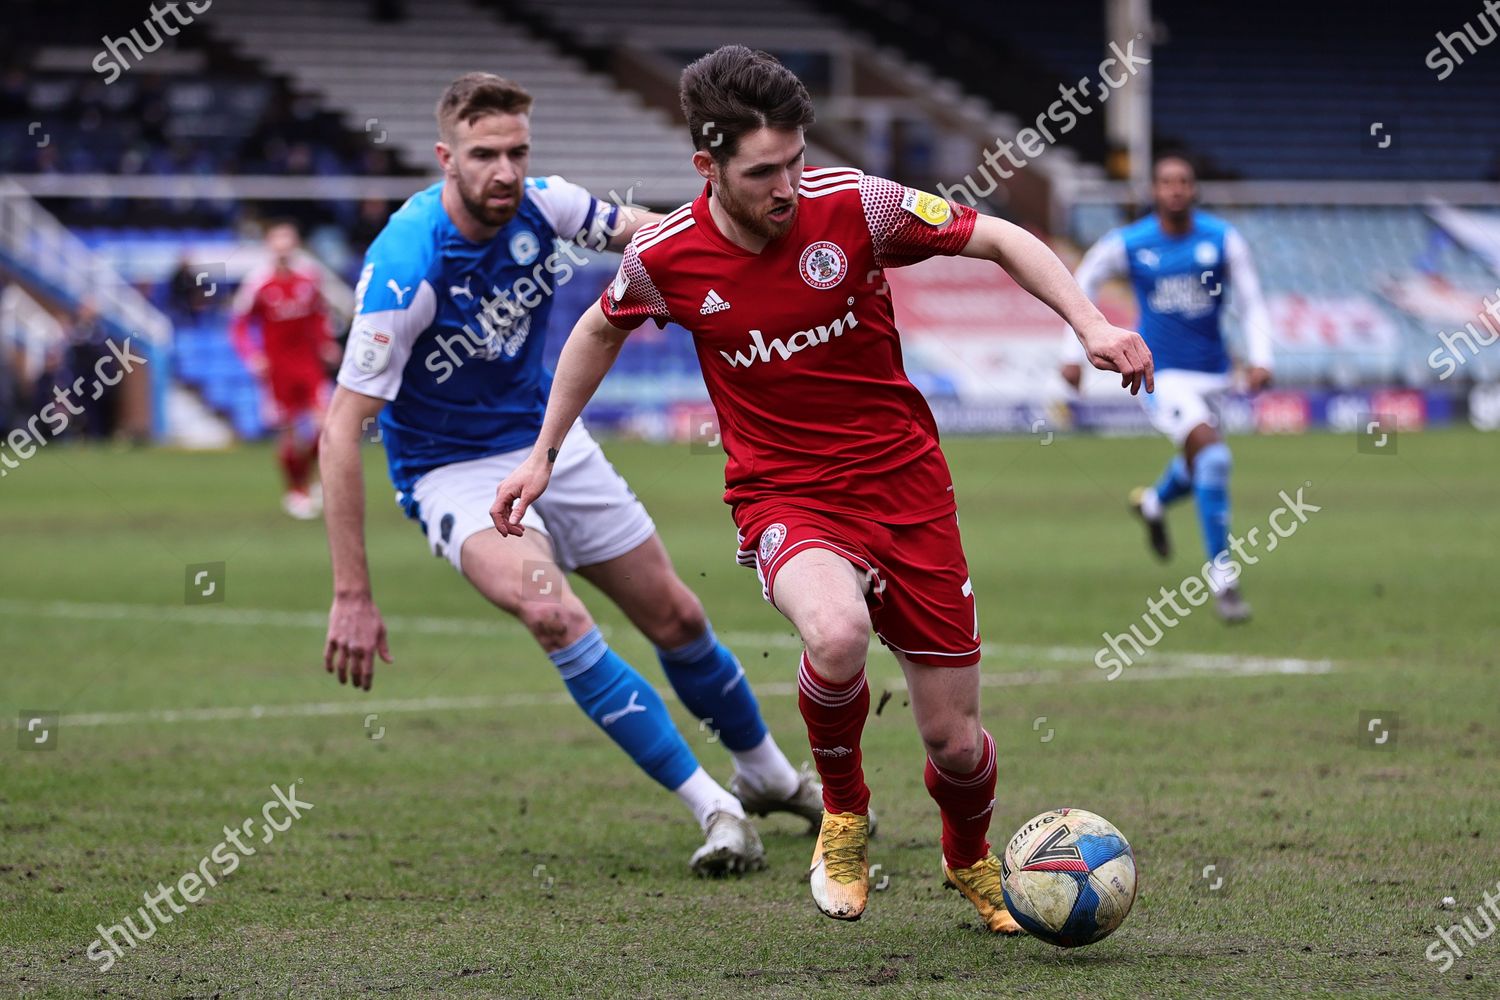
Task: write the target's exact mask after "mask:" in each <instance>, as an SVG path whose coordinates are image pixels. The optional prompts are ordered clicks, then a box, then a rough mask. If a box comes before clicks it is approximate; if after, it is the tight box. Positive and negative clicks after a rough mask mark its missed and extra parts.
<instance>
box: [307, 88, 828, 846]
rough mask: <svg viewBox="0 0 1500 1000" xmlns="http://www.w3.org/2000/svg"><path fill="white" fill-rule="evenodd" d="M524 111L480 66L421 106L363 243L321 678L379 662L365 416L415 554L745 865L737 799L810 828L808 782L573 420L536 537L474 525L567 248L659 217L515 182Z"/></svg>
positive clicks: (816, 802) (624, 488)
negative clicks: (513, 640) (711, 769)
mask: <svg viewBox="0 0 1500 1000" xmlns="http://www.w3.org/2000/svg"><path fill="white" fill-rule="evenodd" d="M530 110H531V97H530V95H529V94H527V93H526V91H525V90H523V89H521V88H520V87H519V86H517V85H516V84H513V83H511V82H509V81H507V80H504V79H502V78H500V77H498V76H494V75H491V74H487V73H470V74H467V75H465V76H462V77H459V78H458V79H457V80H455V81H454V82H453V84H452V85H451V86H450V87H449V88H448V90H447V91H446V92H445V93H444V94H443V96H442V98H441V100H440V101H439V103H438V110H437V115H438V126H439V135H440V139H439V141H438V144H437V156H438V162H439V164H440V165H441V166H442V169H443V180H442V182H441V183H438V184H434V185H433V186H432V187H429V188H427V189H426V190H424V191H421V192H418V193H417V194H415V195H413V196H412V197H411V198H410V199H409V200H408V201H407V202H406V204H405V205H403V206H402V207H401V208H400V209H399V210H398V211H397V212H396V213H395V214H394V215H392V216H391V218H390V221H389V222H388V223H387V224H386V227H385V229H384V230H383V231H382V232H381V234H380V235H379V236H378V237H377V238H376V240H375V242H374V243H373V244H372V245H371V247H370V249H369V252H368V253H367V254H366V256H365V267H364V273H363V274H362V275H361V279H360V282H359V288H358V290H357V291H356V298H357V300H358V301H357V303H356V306H355V310H356V316H355V320H354V326H353V329H352V331H351V332H350V334H349V341H348V344H347V347H346V353H345V356H344V364H343V368H342V369H341V370H340V372H339V377H338V383H339V387H338V389H337V390H336V391H335V393H334V397H333V404H332V406H331V408H330V410H329V418H328V426H327V428H326V430H325V432H324V435H323V451H322V467H323V481H324V484H325V487H326V490H327V500H328V511H327V517H326V521H327V525H328V539H329V547H330V549H331V550H332V556H333V580H334V599H333V608H332V610H331V611H330V613H329V624H328V641H327V645H326V648H325V654H324V660H325V665H326V667H327V669H328V670H329V671H334V670H337V672H338V676H339V682H340V683H343V682H345V680H346V678H352V679H353V682H354V684H355V685H356V686H358V687H363V688H364V689H365V690H369V688H370V683H371V679H372V677H373V674H374V657H375V655H376V654H377V653H378V654H379V655H380V656H381V657H382V658H383V659H385V660H386V661H387V662H390V658H391V657H390V650H389V648H388V646H387V643H386V631H385V624H384V622H383V620H382V619H381V616H380V612H379V610H377V608H376V606H375V602H374V599H373V597H372V596H371V590H370V575H369V567H368V564H367V561H366V559H365V550H364V530H363V529H364V492H363V477H362V473H361V460H360V439H361V438H362V437H371V436H373V435H372V434H370V433H369V432H368V431H367V428H369V427H370V425H371V424H372V423H373V422H374V421H375V420H376V418H377V416H378V419H379V429H380V435H381V437H382V439H383V441H384V444H385V449H386V455H387V458H388V460H389V465H390V473H391V479H392V481H393V482H394V483H395V486H396V489H397V491H398V493H397V499H398V502H399V503H400V504H401V506H402V508H403V509H404V510H405V512H406V514H407V515H408V516H409V517H412V518H414V519H415V520H416V521H417V522H418V523H419V524H420V525H421V526H422V530H423V531H424V532H425V533H426V535H427V539H428V543H429V545H430V546H431V548H432V552H433V554H434V555H436V556H438V557H440V558H446V559H447V560H448V561H449V562H450V563H452V564H453V568H454V569H456V570H458V571H459V572H460V573H462V574H463V575H464V577H465V578H467V579H468V581H469V582H470V583H471V584H472V585H473V586H474V588H475V589H476V590H478V591H479V592H480V593H481V594H482V595H484V596H485V597H486V598H487V599H489V600H490V601H492V602H493V603H494V604H495V605H496V606H498V607H500V608H502V609H503V610H505V611H508V612H510V613H511V614H513V615H515V616H516V617H518V618H519V619H520V620H521V621H522V623H524V624H525V625H526V627H527V628H528V629H529V630H530V631H531V633H532V635H533V636H534V637H535V639H536V641H537V642H538V643H539V644H540V645H541V647H542V649H543V650H544V651H545V652H546V654H547V656H548V658H550V659H551V660H552V662H553V664H554V665H555V666H556V667H557V670H558V672H559V673H560V674H561V675H562V679H563V682H564V683H565V684H566V686H567V688H568V691H569V693H570V694H572V696H573V698H574V700H575V701H576V702H577V703H578V706H579V707H580V708H582V709H583V710H584V712H585V713H586V714H587V715H588V716H589V718H591V719H593V720H594V722H595V723H597V724H598V725H599V727H600V728H601V729H603V730H604V732H605V733H606V734H607V735H608V736H609V737H610V738H611V739H613V740H614V741H615V742H616V743H617V744H618V745H619V746H620V748H621V749H623V750H624V751H625V752H626V753H628V754H629V755H630V756H631V758H632V759H633V760H634V761H635V762H636V764H637V765H639V766H640V768H641V769H642V770H643V771H645V772H646V773H647V774H649V775H650V776H651V777H652V778H654V779H655V780H656V781H657V782H658V783H660V784H661V785H662V786H663V787H664V788H667V789H668V790H670V791H672V792H675V793H676V794H677V796H678V797H679V798H680V799H681V800H682V802H683V803H684V804H685V805H687V807H688V808H689V809H690V810H692V812H693V815H694V817H695V818H696V819H697V821H698V823H699V825H700V826H701V828H702V830H703V832H704V834H705V843H704V844H703V846H702V847H700V848H698V850H697V851H696V852H695V853H694V854H693V857H692V867H693V870H694V871H696V872H698V873H699V874H701V875H719V874H725V873H730V872H741V871H748V870H753V869H756V868H760V867H762V866H763V865H764V861H763V856H764V852H763V848H762V845H761V840H760V836H759V834H758V833H757V832H756V830H755V827H754V826H753V825H751V823H750V822H749V820H748V819H747V818H746V815H745V811H746V809H750V810H752V811H754V812H758V813H761V814H765V813H767V812H771V811H786V812H791V813H793V814H796V815H800V816H802V817H803V818H805V819H807V820H809V822H814V823H815V822H816V821H817V819H818V817H819V815H820V811H821V801H822V788H821V786H820V785H819V784H818V783H817V781H816V780H815V779H814V778H813V777H812V776H811V775H810V774H799V773H798V771H797V770H796V769H795V768H793V767H792V765H791V764H790V763H789V762H788V761H787V759H786V757H785V756H784V755H783V754H782V752H781V751H780V749H778V748H777V746H776V742H775V740H774V739H772V737H771V734H770V733H769V732H768V731H767V729H766V725H765V723H764V722H763V721H762V719H761V715H760V708H759V706H758V704H757V703H756V700H755V695H754V693H753V692H752V691H751V690H750V683H749V681H748V680H747V679H746V678H745V672H744V670H743V668H741V666H740V663H739V660H737V659H736V658H735V656H734V654H733V653H731V652H730V651H729V650H728V649H727V648H726V647H725V646H724V645H722V644H721V643H720V642H719V641H718V639H717V638H715V636H714V631H713V629H712V628H711V627H710V625H709V623H708V619H707V617H706V616H705V615H704V611H703V606H702V604H700V603H699V601H698V598H697V597H696V596H694V594H693V593H692V591H690V590H688V588H687V586H686V585H685V584H684V583H683V582H682V580H681V579H679V578H678V576H677V573H676V571H675V570H674V569H673V567H672V563H671V560H670V559H669V558H668V556H667V552H666V549H665V548H664V547H663V546H662V543H661V539H660V538H659V537H658V536H657V534H656V528H655V525H654V524H653V523H652V521H651V517H650V516H649V515H648V514H647V513H646V509H645V508H644V507H643V506H642V505H641V502H640V501H639V500H637V499H636V497H635V494H634V493H632V492H631V491H630V487H629V486H628V485H627V484H626V483H625V480H624V479H623V478H621V476H620V474H619V473H617V472H616V471H615V470H614V467H613V466H611V465H610V463H609V460H608V459H606V458H605V457H604V453H603V452H602V451H601V450H600V449H599V446H598V444H596V443H595V442H594V440H593V438H592V437H590V436H589V433H588V431H587V430H586V429H585V428H584V426H583V423H582V421H573V422H570V426H569V430H568V434H567V438H568V445H569V447H568V457H567V459H566V460H565V461H564V462H563V463H562V464H561V466H560V467H559V469H558V483H557V486H558V489H557V490H556V492H555V494H554V495H553V496H551V497H549V498H548V500H549V502H548V503H544V504H539V505H538V506H537V508H536V509H535V510H533V511H531V512H530V513H529V516H528V520H527V522H526V523H527V525H528V526H529V527H532V528H535V529H536V534H534V535H532V536H530V537H529V538H526V539H525V540H524V541H517V540H515V539H507V538H504V537H502V536H501V535H500V533H499V532H497V531H496V530H495V529H494V527H493V526H492V525H491V524H490V520H489V506H490V501H491V499H492V498H493V497H494V489H495V483H497V482H499V481H500V480H501V479H503V478H504V477H505V476H506V475H508V474H509V473H510V471H511V470H512V469H514V468H515V467H516V466H517V465H519V464H520V462H521V460H522V459H523V458H525V457H526V455H527V453H528V452H529V451H530V449H531V446H532V444H533V443H534V442H535V441H536V435H537V430H538V428H539V427H540V426H541V419H542V411H543V408H544V407H545V406H546V402H547V393H548V389H549V387H550V385H551V381H552V375H551V373H550V372H549V371H547V369H546V368H545V367H544V365H543V364H542V351H543V342H544V340H545V335H544V331H545V330H546V327H547V314H548V311H549V310H550V308H551V303H552V299H551V293H552V290H553V288H555V287H556V286H557V285H558V284H561V283H563V282H565V281H567V280H569V279H570V278H571V277H572V275H573V269H574V268H575V267H576V266H581V265H583V264H584V263H586V261H587V258H584V257H581V256H576V255H575V251H576V248H577V247H579V246H583V247H589V248H592V249H595V250H602V249H605V248H606V247H612V246H613V247H618V246H623V245H624V243H625V242H626V241H627V240H628V239H629V238H630V236H631V235H632V234H634V233H635V231H636V229H637V228H638V227H639V226H640V225H641V224H642V223H643V222H645V221H650V220H654V219H656V218H657V217H656V216H653V215H650V214H647V213H644V212H638V211H636V210H634V209H625V210H624V211H622V210H621V208H620V206H618V205H615V204H610V203H606V202H602V201H599V200H597V199H595V198H594V197H592V196H591V195H590V194H589V193H588V192H587V191H585V190H584V189H583V188H580V187H578V186H576V185H574V184H570V183H568V182H567V181H565V180H563V179H562V178H561V177H545V178H530V177H527V176H526V168H527V165H528V163H529V161H530V149H531V132H530V128H531V126H530ZM564 570H570V571H571V570H576V571H577V572H578V573H579V575H580V576H582V577H584V578H585V579H587V580H588V581H590V582H591V583H593V584H594V585H595V586H597V587H598V588H599V589H600V590H602V591H603V592H604V593H605V594H607V595H608V596H609V597H610V599H611V600H613V601H614V602H615V603H616V604H617V605H619V607H620V609H621V610H622V611H623V612H624V613H625V615H626V616H627V617H628V618H629V619H630V620H631V622H633V623H634V624H635V625H636V627H637V628H639V629H640V630H641V632H642V633H644V634H645V636H646V638H647V639H648V640H649V641H650V642H651V643H652V644H653V645H654V646H655V647H656V650H657V653H658V657H659V659H660V660H661V664H662V668H663V669H664V670H665V672H666V675H667V679H668V680H669V681H670V682H671V684H672V687H673V689H674V690H675V691H676V692H677V695H678V697H679V698H681V700H682V703H683V704H684V705H685V706H686V707H687V708H688V710H689V711H691V712H692V713H693V714H694V715H696V716H697V717H698V718H699V719H702V720H705V722H706V723H708V724H709V725H712V726H713V728H714V730H715V731H716V732H717V735H718V741H719V742H722V743H723V745H724V746H725V747H726V748H727V749H728V750H729V751H730V752H731V753H732V754H733V756H734V765H735V775H734V779H733V781H732V782H731V787H732V788H733V789H734V793H733V794H731V793H730V792H729V791H726V790H725V789H724V788H723V787H721V786H720V785H719V783H718V782H717V781H715V780H714V779H713V778H711V777H709V775H708V772H706V771H705V770H704V769H703V768H702V767H701V766H700V765H699V764H698V760H697V758H696V756H695V755H694V754H693V752H692V750H690V749H689V748H688V745H687V743H686V741H685V740H683V738H682V736H681V735H680V734H679V733H678V731H677V727H676V726H675V725H674V724H673V722H672V718H671V716H670V715H669V714H668V713H667V707H666V705H665V704H664V703H663V702H662V699H661V697H660V696H659V695H657V693H656V692H655V690H653V688H652V687H651V685H650V684H649V683H648V682H647V681H646V679H645V678H644V677H642V676H641V675H640V674H639V673H637V672H636V670H635V668H634V667H632V666H631V665H630V664H629V663H627V662H626V661H625V660H624V659H622V658H621V657H620V656H619V655H618V654H617V653H615V652H614V651H613V650H611V649H610V648H609V646H608V645H607V644H606V643H605V641H604V638H603V636H602V635H601V634H600V632H599V629H598V628H597V627H596V626H595V624H594V621H593V619H592V618H591V617H590V615H589V613H588V611H587V610H586V609H585V608H584V606H583V604H582V602H581V601H579V599H578V598H577V596H575V595H574V593H573V592H572V590H571V588H570V587H569V586H568V582H567V579H566V577H565V576H564V573H563V571H564ZM564 766H566V765H564ZM585 808H586V807H585V806H584V804H582V803H580V804H579V811H580V812H583V811H584V810H585Z"/></svg>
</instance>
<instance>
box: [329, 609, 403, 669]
mask: <svg viewBox="0 0 1500 1000" xmlns="http://www.w3.org/2000/svg"><path fill="white" fill-rule="evenodd" d="M377 653H379V654H380V658H381V659H382V660H384V661H385V662H387V663H391V662H392V660H391V647H390V644H389V642H388V641H387V639H386V633H385V620H384V619H382V618H381V617H380V609H379V608H377V607H375V602H374V601H373V600H372V599H371V598H370V597H369V595H365V596H362V597H339V596H335V597H334V599H333V607H332V608H331V609H329V612H328V640H327V641H326V642H325V643H324V644H323V668H324V669H325V670H327V671H328V672H329V673H330V674H331V673H334V672H337V673H338V675H339V683H340V684H347V683H348V682H350V681H353V682H354V686H355V687H357V688H364V689H365V690H366V691H368V690H370V684H371V683H372V682H373V681H374V680H375V654H377Z"/></svg>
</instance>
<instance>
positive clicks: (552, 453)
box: [547, 448, 557, 465]
mask: <svg viewBox="0 0 1500 1000" xmlns="http://www.w3.org/2000/svg"><path fill="white" fill-rule="evenodd" d="M547 464H548V465H556V464H557V449H556V448H548V449H547Z"/></svg>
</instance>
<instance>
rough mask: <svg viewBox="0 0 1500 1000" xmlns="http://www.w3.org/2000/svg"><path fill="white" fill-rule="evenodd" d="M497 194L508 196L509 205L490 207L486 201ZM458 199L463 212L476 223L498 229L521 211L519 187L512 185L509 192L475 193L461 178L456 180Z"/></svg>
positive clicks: (491, 190)
mask: <svg viewBox="0 0 1500 1000" xmlns="http://www.w3.org/2000/svg"><path fill="white" fill-rule="evenodd" d="M497 194H509V195H510V197H511V203H510V205H509V206H505V207H499V206H494V205H490V204H489V203H488V202H487V200H486V199H488V198H491V197H493V196H494V195H497ZM458 198H459V200H460V201H462V202H463V205H464V211H466V212H468V213H469V215H470V217H472V218H473V219H474V220H475V221H476V222H478V223H480V224H481V225H484V226H489V227H491V228H494V229H499V228H500V227H501V226H503V225H505V224H506V223H508V222H509V221H510V220H511V219H514V218H515V217H516V213H517V212H518V211H520V209H521V185H520V184H514V185H512V186H511V188H510V190H509V191H505V190H494V189H490V190H488V191H483V192H476V191H471V190H469V187H468V185H466V184H465V183H464V180H463V178H462V177H459V178H458Z"/></svg>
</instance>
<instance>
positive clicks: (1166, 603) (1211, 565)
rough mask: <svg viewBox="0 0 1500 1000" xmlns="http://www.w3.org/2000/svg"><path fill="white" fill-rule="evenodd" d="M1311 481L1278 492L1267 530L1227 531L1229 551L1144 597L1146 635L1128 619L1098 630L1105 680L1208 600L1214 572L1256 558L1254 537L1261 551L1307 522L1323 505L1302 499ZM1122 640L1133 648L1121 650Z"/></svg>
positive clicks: (1227, 571)
mask: <svg viewBox="0 0 1500 1000" xmlns="http://www.w3.org/2000/svg"><path fill="white" fill-rule="evenodd" d="M1311 486H1312V483H1304V484H1303V485H1302V486H1300V487H1298V488H1297V495H1296V496H1295V497H1294V496H1289V495H1288V494H1287V491H1286V490H1282V491H1281V492H1280V494H1279V497H1280V500H1281V504H1282V505H1281V506H1280V507H1277V508H1276V509H1275V510H1273V511H1271V516H1270V517H1268V518H1267V519H1266V523H1267V526H1268V528H1269V530H1268V531H1267V532H1266V534H1265V536H1264V537H1263V538H1262V536H1261V533H1260V528H1258V527H1257V528H1251V529H1250V530H1249V531H1248V532H1246V533H1245V535H1244V536H1243V537H1241V536H1238V535H1235V534H1234V533H1233V532H1231V533H1230V535H1229V550H1228V551H1226V552H1221V553H1219V554H1218V555H1217V556H1216V557H1214V559H1212V560H1211V561H1209V562H1206V563H1204V564H1203V566H1202V567H1201V568H1200V569H1199V570H1198V572H1197V573H1195V574H1194V575H1192V576H1189V577H1187V578H1186V579H1184V580H1183V581H1182V582H1181V583H1179V584H1178V585H1177V586H1176V587H1171V588H1168V587H1162V588H1161V596H1160V597H1152V598H1148V599H1147V600H1146V612H1145V614H1143V615H1141V621H1142V622H1143V623H1144V624H1145V625H1146V627H1147V628H1149V629H1150V630H1151V633H1152V634H1151V635H1149V636H1148V635H1147V634H1146V633H1145V631H1143V630H1142V628H1141V626H1140V625H1132V626H1130V628H1129V629H1128V630H1126V631H1124V632H1121V633H1120V634H1119V635H1110V634H1109V633H1108V632H1104V633H1102V634H1101V636H1100V638H1102V639H1103V640H1104V645H1103V646H1101V647H1100V648H1099V651H1098V652H1096V653H1095V654H1094V666H1096V667H1098V668H1099V669H1100V670H1108V671H1109V675H1108V678H1107V679H1108V680H1114V679H1115V678H1116V677H1119V676H1120V674H1121V673H1123V672H1124V670H1125V668H1126V667H1128V666H1130V665H1131V664H1132V663H1134V662H1135V661H1136V660H1139V659H1140V658H1141V657H1143V656H1145V655H1146V650H1148V649H1151V648H1153V647H1154V646H1155V645H1156V644H1157V643H1159V642H1161V640H1162V636H1164V635H1166V634H1167V630H1168V629H1172V628H1176V627H1177V626H1178V625H1179V624H1181V623H1182V621H1183V620H1184V619H1186V618H1187V617H1188V616H1189V615H1191V614H1192V613H1193V609H1194V608H1201V607H1202V606H1203V605H1204V604H1205V603H1206V602H1207V601H1208V599H1209V597H1211V596H1212V595H1213V593H1214V589H1215V584H1214V582H1213V581H1214V579H1215V578H1216V577H1217V578H1218V580H1219V586H1228V585H1230V584H1232V583H1233V582H1234V581H1236V580H1238V579H1239V577H1240V573H1241V571H1242V570H1243V567H1245V566H1254V565H1255V564H1256V563H1258V562H1260V560H1261V555H1254V554H1253V553H1252V550H1253V549H1255V548H1256V547H1257V546H1259V545H1260V541H1257V539H1261V540H1263V541H1264V542H1265V549H1264V552H1263V553H1262V555H1264V554H1265V553H1270V552H1274V551H1276V547H1277V546H1278V545H1280V544H1281V541H1282V539H1284V538H1290V537H1292V536H1293V535H1295V534H1296V533H1297V529H1298V528H1300V527H1302V525H1304V524H1306V523H1307V519H1308V517H1310V516H1311V515H1313V514H1316V513H1317V512H1318V511H1320V510H1322V509H1323V508H1322V507H1320V506H1318V505H1317V504H1314V503H1309V502H1308V501H1307V500H1305V499H1303V497H1302V492H1303V490H1305V489H1308V488H1309V487H1311ZM1231 552H1232V553H1233V555H1232V556H1231V555H1230V553H1231ZM1178 597H1181V598H1182V599H1183V600H1184V601H1186V602H1187V604H1188V606H1187V607H1183V606H1182V605H1180V604H1178V603H1177V599H1178ZM1164 607H1170V608H1171V609H1172V615H1175V616H1176V617H1172V615H1168V614H1167V612H1166V611H1165V610H1164ZM1127 644H1128V645H1129V646H1130V647H1131V649H1132V650H1133V652H1126V650H1125V646H1126V645H1127Z"/></svg>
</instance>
